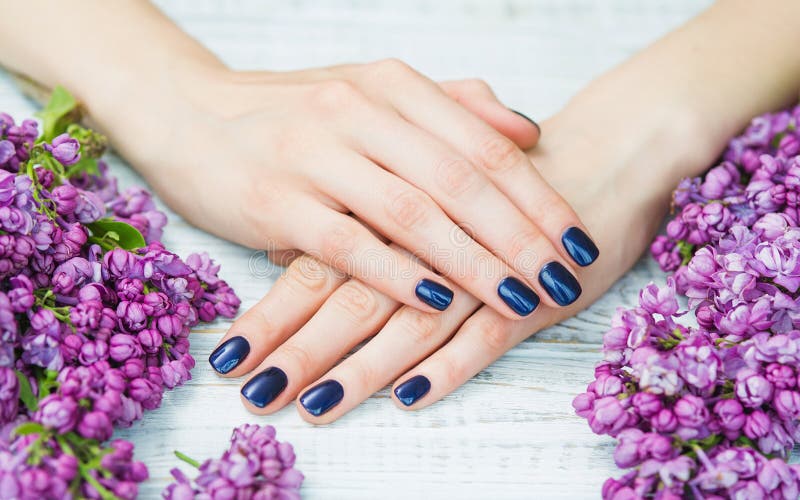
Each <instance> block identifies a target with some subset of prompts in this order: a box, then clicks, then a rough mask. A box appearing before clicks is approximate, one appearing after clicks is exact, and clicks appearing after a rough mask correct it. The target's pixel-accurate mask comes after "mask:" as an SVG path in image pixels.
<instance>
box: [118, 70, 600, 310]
mask: <svg viewBox="0 0 800 500" xmlns="http://www.w3.org/2000/svg"><path fill="white" fill-rule="evenodd" d="M191 81H192V85H191V87H187V88H185V89H182V90H181V91H176V94H180V95H181V98H179V99H177V98H173V99H169V100H168V102H169V103H170V104H165V105H168V106H172V109H168V110H166V112H167V114H168V115H169V116H171V117H178V118H177V120H176V121H177V123H176V122H175V121H173V122H171V123H170V125H169V128H170V131H169V132H167V131H164V133H163V135H164V138H162V139H155V140H156V141H163V147H155V148H152V150H155V151H158V153H157V154H156V155H155V156H154V157H155V158H157V166H158V168H148V167H147V165H148V164H149V163H150V161H149V159H148V158H146V157H142V158H136V160H135V161H136V162H137V163H138V164H140V165H144V169H145V173H146V176H147V177H148V180H150V182H151V183H152V184H153V185H154V186H155V188H156V189H157V190H158V191H159V192H160V194H161V195H162V196H163V197H164V198H165V199H166V200H167V201H168V202H170V203H171V204H172V205H173V206H175V207H177V209H178V210H179V211H182V212H183V213H186V214H187V215H188V218H189V219H190V220H191V221H192V222H194V223H196V224H197V225H199V226H201V227H203V228H206V229H208V230H209V231H212V232H216V233H218V234H221V235H222V236H224V237H226V238H228V239H231V240H233V241H236V242H239V243H242V244H244V245H247V246H250V247H253V248H258V249H268V250H270V251H277V250H287V249H298V250H300V251H302V252H305V253H306V254H308V255H310V256H313V257H314V258H316V259H317V260H319V261H320V262H322V263H325V264H326V265H328V266H329V267H331V268H332V269H336V270H338V271H340V272H341V273H343V274H345V275H348V276H353V277H355V278H357V279H359V280H360V281H362V282H363V283H365V284H368V285H370V286H371V287H373V288H374V289H375V290H377V291H379V292H380V293H382V294H384V295H386V296H387V297H388V298H391V299H392V300H395V301H397V302H400V303H403V304H406V305H410V306H412V307H415V308H418V309H420V310H422V311H427V312H436V311H442V310H444V309H447V307H448V306H449V305H450V303H451V301H452V300H454V296H455V295H456V294H455V289H456V287H460V288H462V289H463V290H465V291H466V292H468V293H469V294H471V295H473V296H475V297H476V298H478V299H479V300H480V301H481V302H483V303H486V304H487V305H489V306H490V307H492V308H493V309H495V310H496V311H498V313H500V314H501V315H503V316H505V317H507V318H510V319H519V318H520V317H522V316H527V315H528V314H531V313H532V312H533V310H534V309H536V307H537V305H538V304H539V303H540V301H541V302H543V303H545V304H547V305H549V306H552V307H559V306H566V305H569V304H571V303H572V302H574V301H575V300H576V299H577V298H578V296H579V295H580V293H581V287H580V285H579V283H578V281H577V280H576V278H575V269H576V268H578V267H580V266H586V265H589V264H591V263H592V262H593V261H594V259H595V258H596V256H597V249H596V247H595V246H594V244H593V243H592V241H591V240H590V239H589V237H588V236H587V235H586V232H585V231H584V230H583V229H582V228H583V224H582V223H581V222H580V220H579V219H578V216H577V215H576V214H575V212H574V211H573V210H572V209H571V208H570V207H569V205H568V204H567V203H566V202H565V201H564V200H563V199H562V198H561V196H560V195H558V193H556V191H554V190H553V189H552V188H551V187H550V186H549V185H548V184H547V182H545V181H544V180H543V179H542V178H541V176H540V175H539V174H538V172H537V171H536V169H535V168H533V166H532V165H531V162H530V159H529V158H528V157H527V156H526V155H525V154H524V153H523V152H522V151H521V150H520V147H529V146H532V145H533V144H535V142H536V140H537V139H538V135H539V130H538V126H537V125H536V124H535V123H533V122H531V121H530V120H528V119H526V118H524V117H523V116H521V115H519V114H517V113H514V112H512V111H510V110H508V109H507V108H505V107H504V106H503V105H502V104H500V103H499V102H498V101H497V99H496V98H495V96H494V95H493V94H492V92H491V90H490V89H489V88H488V87H487V86H486V85H485V84H482V83H480V82H475V81H467V82H456V83H447V84H443V85H437V84H435V83H434V82H432V81H430V80H428V79H427V78H425V77H423V76H421V75H420V74H418V73H416V72H415V71H414V70H412V69H411V68H409V67H408V66H405V65H404V64H402V63H400V62H397V61H393V60H390V61H384V62H379V63H374V64H367V65H353V66H340V67H335V68H326V69H321V70H313V71H311V70H309V71H301V72H293V73H267V72H258V73H241V72H231V71H228V70H206V71H205V73H204V74H203V75H202V76H198V77H194V78H191ZM208 96H213V99H212V98H209V97H208ZM459 102H460V103H462V104H463V105H461V104H459ZM482 118H483V119H482ZM484 120H488V121H490V122H491V123H492V124H493V125H494V128H493V127H492V126H490V125H489V124H488V123H486V121H484ZM118 135H124V134H118ZM154 135H161V134H154ZM175 144H180V145H181V147H180V148H176V147H174V145H175ZM125 146H126V145H125V144H123V145H122V146H121V147H122V148H123V149H124V148H125ZM187 152H189V153H187ZM126 154H127V155H128V156H134V157H135V156H136V155H137V154H139V155H140V156H141V153H140V152H139V151H137V150H136V148H131V151H128V152H127V153H126ZM154 161H155V160H154ZM178 180H180V182H178ZM181 182H182V183H183V184H184V185H186V188H185V189H183V190H175V189H174V186H175V185H177V184H180V183H181ZM187 184H188V185H187ZM387 241H391V242H393V244H392V245H390V244H388V243H387ZM412 255H413V256H414V257H415V258H416V259H419V260H421V261H422V262H423V263H424V264H425V265H424V266H423V265H419V263H418V262H416V259H415V258H412V257H411V256H412ZM465 267H466V269H465ZM434 271H436V272H438V273H439V274H437V273H436V272H434ZM461 293H463V292H461Z"/></svg>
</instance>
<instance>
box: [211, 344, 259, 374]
mask: <svg viewBox="0 0 800 500" xmlns="http://www.w3.org/2000/svg"><path fill="white" fill-rule="evenodd" d="M248 354H250V343H249V342H248V341H247V339H246V338H244V337H231V338H229V339H228V340H226V341H225V342H223V344H222V345H221V346H219V347H217V348H216V349H214V352H212V353H211V356H209V357H208V362H209V363H211V367H212V368H213V369H215V370H216V371H217V372H218V373H221V374H223V375H224V374H226V373H228V372H229V371H231V370H233V369H234V368H236V367H237V366H239V363H241V362H242V361H244V358H246V357H247V355H248Z"/></svg>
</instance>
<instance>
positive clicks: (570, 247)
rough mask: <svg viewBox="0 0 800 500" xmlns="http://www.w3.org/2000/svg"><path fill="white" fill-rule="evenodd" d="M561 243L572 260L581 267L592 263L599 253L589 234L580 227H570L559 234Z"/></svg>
mask: <svg viewBox="0 0 800 500" xmlns="http://www.w3.org/2000/svg"><path fill="white" fill-rule="evenodd" d="M561 243H562V244H563V245H564V249H565V250H566V251H567V253H568V254H569V256H570V257H572V260H573V261H575V263H576V264H578V265H579V266H581V267H586V266H588V265H590V264H592V263H593V262H594V261H595V260H597V257H598V256H599V255H600V250H599V249H598V248H597V245H595V244H594V241H592V239H591V238H589V236H588V235H587V234H586V233H585V232H583V231H582V230H581V229H580V228H577V227H571V228H569V229H567V230H566V231H564V234H562V235H561Z"/></svg>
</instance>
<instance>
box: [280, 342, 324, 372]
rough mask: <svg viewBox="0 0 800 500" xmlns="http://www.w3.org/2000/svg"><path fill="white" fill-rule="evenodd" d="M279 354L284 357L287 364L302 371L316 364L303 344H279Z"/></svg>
mask: <svg viewBox="0 0 800 500" xmlns="http://www.w3.org/2000/svg"><path fill="white" fill-rule="evenodd" d="M280 354H281V356H282V357H283V359H286V360H287V362H288V364H289V365H294V366H296V367H298V368H299V369H300V371H302V372H307V371H308V370H311V369H313V368H314V367H315V366H316V364H315V363H314V357H313V356H312V355H311V352H310V351H309V350H308V348H306V347H305V346H302V345H299V344H297V343H286V344H284V345H283V346H281V352H280Z"/></svg>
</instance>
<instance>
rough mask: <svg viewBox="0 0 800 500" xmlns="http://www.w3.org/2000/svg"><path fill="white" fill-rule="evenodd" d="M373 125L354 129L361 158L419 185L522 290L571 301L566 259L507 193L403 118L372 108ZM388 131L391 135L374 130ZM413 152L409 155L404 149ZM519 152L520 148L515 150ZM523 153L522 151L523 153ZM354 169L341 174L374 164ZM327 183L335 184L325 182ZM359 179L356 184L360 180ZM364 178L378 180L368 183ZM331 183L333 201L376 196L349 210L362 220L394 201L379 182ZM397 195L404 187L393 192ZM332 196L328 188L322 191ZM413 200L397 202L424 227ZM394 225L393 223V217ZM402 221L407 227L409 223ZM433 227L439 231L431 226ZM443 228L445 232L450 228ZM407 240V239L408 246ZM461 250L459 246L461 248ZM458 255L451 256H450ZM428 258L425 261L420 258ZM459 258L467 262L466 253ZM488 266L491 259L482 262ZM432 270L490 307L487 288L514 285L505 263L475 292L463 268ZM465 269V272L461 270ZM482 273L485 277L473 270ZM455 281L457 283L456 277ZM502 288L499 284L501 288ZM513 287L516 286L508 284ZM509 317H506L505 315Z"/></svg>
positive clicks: (574, 292) (574, 288) (574, 289)
mask: <svg viewBox="0 0 800 500" xmlns="http://www.w3.org/2000/svg"><path fill="white" fill-rule="evenodd" d="M370 118H371V123H373V125H374V127H371V128H369V129H363V128H362V129H361V130H359V131H356V132H354V133H355V134H356V137H355V139H356V140H357V141H360V142H359V146H360V148H361V149H362V150H363V151H365V152H366V154H367V156H369V157H370V158H372V159H374V160H376V161H377V162H379V163H380V164H381V165H383V166H385V167H386V168H387V169H388V170H390V171H391V172H393V173H395V174H397V176H399V177H401V178H402V179H405V180H407V181H408V182H410V183H412V184H414V185H415V186H417V187H419V188H420V189H421V190H422V191H424V192H425V193H427V194H428V195H430V197H431V198H433V200H435V201H436V203H437V204H438V205H439V206H440V207H441V208H442V209H443V210H444V212H446V214H447V215H449V217H450V218H451V219H452V220H453V221H455V222H456V223H458V224H460V225H461V226H462V227H463V228H464V229H466V230H467V231H468V233H470V235H472V236H473V237H474V238H475V240H477V242H478V243H480V244H481V245H482V247H484V248H486V249H488V250H490V251H491V254H492V255H494V256H496V257H497V258H499V259H500V260H501V261H502V262H504V263H505V264H506V265H507V267H510V268H511V269H513V270H514V271H515V272H516V276H513V277H515V278H517V279H518V278H520V277H521V278H522V281H525V282H527V283H528V285H529V288H533V289H534V290H536V291H537V292H538V296H539V297H541V298H543V299H544V300H545V302H546V303H547V304H548V305H549V306H551V307H559V306H561V307H563V306H567V305H569V304H572V303H573V302H575V301H576V300H577V299H578V298H579V297H580V294H581V287H580V284H579V283H578V281H577V278H576V277H575V272H574V270H573V269H572V265H571V264H570V263H569V262H568V261H567V260H566V259H565V258H564V257H563V256H562V255H561V253H560V252H559V250H558V249H557V248H556V247H555V246H554V245H553V243H552V241H551V240H550V239H549V238H548V237H547V235H546V234H544V233H543V232H542V230H541V227H540V226H538V225H537V224H534V223H533V222H531V220H530V219H529V218H528V217H526V216H525V214H523V213H522V212H521V211H520V210H519V208H518V207H517V206H516V205H514V203H512V202H511V201H510V200H509V199H508V197H507V196H506V195H505V194H504V193H503V192H502V191H500V190H499V189H498V188H497V186H495V185H494V184H493V183H492V182H491V181H490V180H489V179H488V177H487V176H486V175H485V174H484V173H482V172H481V171H480V169H478V168H477V167H475V166H474V165H473V164H472V163H471V162H470V161H468V160H467V159H465V158H464V157H462V156H461V155H459V154H458V153H457V152H456V151H455V150H453V149H452V148H450V147H449V146H447V145H446V144H443V143H442V142H441V141H440V140H438V139H436V138H435V137H434V136H432V135H431V134H429V133H427V132H425V131H423V130H420V129H419V128H418V127H416V126H414V125H412V124H410V123H408V122H406V121H405V120H403V119H401V118H399V117H396V116H393V115H392V114H391V113H374V114H373V115H372V116H371V117H370ZM384 130H392V131H393V133H392V134H391V135H387V134H385V133H383V132H381V131H384ZM411 151H413V154H409V152H411ZM520 154H522V153H521V152H520ZM523 156H524V155H523ZM360 171H361V172H363V173H359V174H357V175H356V174H351V175H350V176H348V177H353V178H358V179H365V178H367V177H366V176H370V175H372V176H373V177H372V178H374V176H376V175H377V174H375V173H374V172H375V169H374V168H373V169H370V168H367V167H364V168H361V169H360ZM328 182H336V181H335V180H334V181H328ZM362 182H364V181H363V180H362ZM371 182H378V181H377V180H376V181H371ZM339 184H340V185H341V186H340V190H341V191H343V192H346V194H345V195H344V196H342V197H340V198H339V200H340V202H342V203H344V202H350V203H352V202H353V201H354V200H357V199H358V198H362V199H363V198H365V197H373V198H376V197H377V199H376V200H373V202H372V203H371V204H370V205H371V207H362V209H366V210H367V211H368V212H369V213H359V212H358V210H357V209H356V208H354V207H353V206H350V209H351V210H353V211H354V212H356V213H359V215H360V216H361V217H362V218H364V219H368V218H369V215H370V213H371V214H372V215H373V219H375V218H376V217H377V218H379V219H380V218H382V217H378V216H377V214H376V211H375V201H378V202H379V201H380V199H385V200H387V201H389V202H392V203H394V202H395V200H396V199H397V198H396V196H397V195H396V194H395V193H392V192H387V191H381V189H380V187H381V186H384V185H386V184H387V183H386V182H383V183H380V184H371V185H375V186H376V187H378V189H376V190H373V191H368V192H364V191H363V190H358V189H357V187H358V186H359V184H354V183H352V182H342V181H340V182H339ZM398 192H400V193H401V194H402V196H406V195H405V193H404V192H403V191H402V190H400V191H398ZM329 194H331V195H332V196H334V197H335V196H336V194H334V193H329ZM416 199H417V198H415V197H412V196H406V197H405V198H404V199H403V201H402V203H401V206H402V207H403V209H404V210H405V211H408V212H411V213H413V214H414V215H415V216H417V217H419V218H421V219H422V220H421V222H418V221H413V226H417V225H421V226H425V225H426V223H429V222H430V221H429V220H427V219H425V217H424V215H425V214H426V213H428V212H430V210H427V209H422V210H409V207H411V206H414V205H420V206H424V205H425V203H422V201H424V200H420V201H419V202H418V201H414V202H413V203H411V202H410V200H416ZM380 222H381V221H380V220H370V221H369V223H370V224H371V225H376V227H377V224H379V223H380ZM394 222H395V223H397V222H398V221H397V220H395V221H394ZM409 226H411V225H410V224H409ZM435 231H441V229H438V228H437V229H435V230H434V231H433V232H435ZM449 234H453V233H452V232H451V233H449ZM389 236H390V238H391V239H392V241H396V242H398V243H400V242H402V245H403V246H404V247H405V248H408V249H411V250H412V251H415V252H420V251H421V252H423V253H422V254H421V255H423V256H424V255H427V254H428V253H430V251H431V249H430V248H421V249H420V248H418V247H410V246H407V242H406V241H405V240H401V239H399V238H398V237H397V235H393V234H392V235H389ZM414 241H415V242H416V244H417V245H419V244H422V245H423V246H424V245H425V244H426V243H428V242H430V241H436V240H429V239H422V240H414ZM414 241H412V242H411V243H412V244H413V243H414ZM436 249H437V250H438V249H442V250H443V251H447V248H442V247H441V246H437V247H436ZM462 254H463V252H462ZM451 255H458V254H451ZM428 261H429V262H431V261H430V260H428ZM465 262H468V263H472V262H474V260H472V259H469V260H466V261H465ZM490 263H491V264H492V265H495V264H496V262H494V261H490ZM431 265H433V266H434V267H435V268H436V269H438V270H440V271H441V272H442V273H443V274H445V275H446V276H448V277H449V278H450V279H451V280H452V281H455V282H457V283H458V284H460V285H461V286H462V287H463V288H464V289H465V290H467V291H469V292H470V293H472V294H474V295H475V296H476V297H478V298H480V299H481V300H482V301H484V302H486V303H487V304H489V305H492V307H495V305H494V304H496V303H497V298H496V297H495V298H494V299H492V300H491V301H490V300H487V297H488V296H490V295H491V294H498V293H499V294H500V296H501V297H503V295H502V294H503V292H504V291H505V289H504V290H499V289H498V286H499V284H500V283H502V284H504V285H508V283H513V285H514V288H515V289H516V288H519V287H518V286H517V285H518V284H517V283H516V282H515V281H512V282H503V281H502V280H503V279H505V277H507V276H508V274H507V273H506V266H503V267H502V268H497V270H498V271H500V272H502V273H504V274H493V275H492V278H494V280H493V285H494V286H493V287H491V288H488V289H483V290H477V289H476V288H475V287H474V286H472V285H471V284H470V283H469V281H470V280H472V279H473V278H472V276H470V275H469V273H468V272H462V273H459V274H457V275H454V274H453V273H451V272H445V271H443V270H442V269H441V268H440V267H439V265H438V264H437V263H434V262H431ZM464 271H467V270H464ZM481 278H482V279H485V278H486V277H485V275H484V276H481ZM459 279H460V280H461V281H459ZM506 288H507V287H506ZM515 291H516V290H515ZM495 309H496V310H497V311H498V312H500V313H501V314H504V315H508V310H507V309H506V308H503V307H495ZM531 311H532V310H529V309H528V308H526V309H524V310H522V311H515V312H517V313H520V314H522V315H527V314H530V312H531ZM509 317H513V316H510V315H509Z"/></svg>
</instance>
